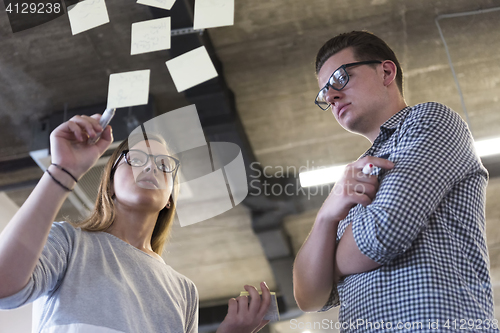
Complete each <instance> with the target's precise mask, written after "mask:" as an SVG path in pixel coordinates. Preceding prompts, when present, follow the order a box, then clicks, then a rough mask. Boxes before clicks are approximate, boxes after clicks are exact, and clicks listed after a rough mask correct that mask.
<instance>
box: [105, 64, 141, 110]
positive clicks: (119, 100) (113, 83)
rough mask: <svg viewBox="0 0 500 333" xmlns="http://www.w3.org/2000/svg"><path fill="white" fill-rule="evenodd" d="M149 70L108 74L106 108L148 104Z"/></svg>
mask: <svg viewBox="0 0 500 333" xmlns="http://www.w3.org/2000/svg"><path fill="white" fill-rule="evenodd" d="M150 72H151V71H150V70H149V69H146V70H140V71H132V72H125V73H117V74H111V75H110V76H109V88H108V106H107V108H108V109H109V108H123V107H127V106H135V105H144V104H148V96H149V75H150Z"/></svg>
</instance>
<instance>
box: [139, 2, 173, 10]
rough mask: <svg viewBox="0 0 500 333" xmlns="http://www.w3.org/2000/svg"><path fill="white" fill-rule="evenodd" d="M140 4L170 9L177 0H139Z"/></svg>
mask: <svg viewBox="0 0 500 333" xmlns="http://www.w3.org/2000/svg"><path fill="white" fill-rule="evenodd" d="M137 3H138V4H141V5H146V6H151V7H156V8H162V9H166V10H170V8H172V6H173V5H174V3H175V0H137Z"/></svg>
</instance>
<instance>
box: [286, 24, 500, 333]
mask: <svg viewBox="0 0 500 333" xmlns="http://www.w3.org/2000/svg"><path fill="white" fill-rule="evenodd" d="M316 73H317V76H318V83H319V87H320V89H321V90H320V92H319V93H318V96H317V97H316V101H315V103H316V104H317V105H318V106H319V107H321V108H322V109H324V110H326V109H328V108H331V110H332V112H333V115H334V117H335V119H337V121H338V122H339V124H340V125H341V126H342V127H343V128H345V129H346V130H348V131H349V132H353V133H356V134H359V135H363V136H364V137H366V138H367V139H368V140H370V142H371V143H372V147H371V148H370V149H369V150H368V151H366V152H365V153H364V154H363V155H362V156H361V157H360V159H358V160H357V161H356V162H354V163H351V164H349V165H348V166H347V168H346V172H345V173H344V176H343V177H342V179H341V180H339V181H338V182H337V183H336V184H335V187H334V188H333V190H332V192H331V193H330V195H329V196H328V198H327V199H326V201H325V202H324V204H323V206H322V207H321V209H320V210H319V212H318V215H317V217H316V221H315V222H314V225H313V228H312V231H311V233H310V235H309V237H308V238H307V240H306V241H305V243H304V244H303V246H302V248H301V250H300V252H299V253H298V255H297V258H296V260H295V265H294V292H295V298H296V301H297V304H298V305H299V307H300V308H301V309H302V310H304V311H318V310H322V311H326V310H328V309H330V308H331V307H333V306H338V305H340V313H339V324H338V326H340V327H342V329H343V330H345V331H356V332H362V331H369V332H372V331H374V330H376V329H389V330H390V329H391V328H392V329H396V330H397V329H406V330H408V328H409V327H410V330H414V331H426V330H430V329H431V330H433V331H436V328H438V329H439V330H438V331H441V330H444V331H446V330H449V331H455V330H458V329H460V326H461V325H463V324H464V322H465V323H466V326H467V325H469V324H470V323H471V322H470V321H469V320H473V321H474V325H473V330H482V331H488V332H489V331H497V330H498V324H497V322H496V321H494V317H493V316H494V314H493V298H492V286H491V281H490V276H489V259H488V252H487V248H486V239H485V216H484V207H485V191H486V185H487V180H488V173H487V171H486V169H485V168H484V167H483V165H482V164H481V162H480V160H479V158H478V157H477V155H476V154H475V151H474V148H473V139H472V136H471V134H470V132H469V130H468V128H467V125H466V124H465V123H464V122H463V121H462V119H461V118H460V116H459V115H458V114H456V113H455V112H453V111H452V110H450V109H449V108H447V107H446V106H444V105H442V104H438V103H424V104H419V105H415V106H412V107H409V106H407V105H406V102H405V100H404V97H403V76H402V71H401V67H400V65H399V62H398V60H397V58H396V56H395V54H394V52H393V51H392V50H391V49H390V48H389V46H388V45H387V44H386V43H385V42H384V41H382V40H381V39H380V38H378V37H376V36H374V35H373V34H371V33H368V32H364V31H353V32H351V33H346V34H341V35H339V36H337V37H334V38H332V39H331V40H329V41H328V42H327V43H326V44H325V45H324V46H323V47H322V48H321V49H320V51H319V53H318V55H317V58H316ZM366 164H372V165H374V166H375V169H374V171H373V172H372V174H371V175H365V174H364V173H363V172H361V170H362V169H363V167H364V166H365V165H366ZM468 321H469V322H468ZM462 327H464V326H462ZM467 328H468V329H470V328H471V327H470V326H467Z"/></svg>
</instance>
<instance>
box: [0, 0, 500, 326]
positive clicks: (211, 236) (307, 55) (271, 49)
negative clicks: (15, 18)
mask: <svg viewBox="0 0 500 333" xmlns="http://www.w3.org/2000/svg"><path fill="white" fill-rule="evenodd" d="M178 1H182V0H178ZM106 4H107V6H108V12H109V16H110V23H109V24H106V25H104V26H101V27H98V28H95V29H93V30H91V31H88V32H85V33H82V34H79V35H76V36H72V35H71V31H70V27H69V23H68V19H67V16H62V17H59V18H57V19H55V20H53V21H51V22H49V23H46V24H44V25H41V26H38V27H36V28H32V29H29V30H26V31H23V32H18V33H16V34H13V33H12V32H11V30H10V26H9V21H8V19H7V15H6V13H5V11H1V12H0V40H1V47H0V142H1V145H0V161H2V162H6V161H12V160H16V159H20V158H23V157H26V156H27V155H28V152H29V151H30V147H31V146H32V145H33V142H32V141H33V136H32V127H31V124H36V123H37V122H38V121H39V120H40V119H42V118H43V117H46V116H49V115H51V114H55V113H58V112H61V110H62V109H63V108H64V104H67V105H68V107H69V108H78V107H84V106H89V105H95V104H103V103H105V102H106V99H107V86H108V79H109V74H112V73H118V72H125V71H131V70H139V69H151V86H150V87H151V88H150V92H151V95H152V96H153V97H154V100H155V103H156V107H157V112H158V113H164V112H168V111H171V110H174V109H177V108H179V107H181V106H184V105H187V104H189V103H188V102H187V101H186V99H185V97H184V94H182V93H178V92H177V91H176V89H175V87H174V85H173V82H172V80H171V78H170V75H169V73H168V71H167V68H166V66H165V61H166V60H168V59H170V53H169V51H160V52H155V53H150V54H144V55H136V56H130V32H131V31H130V30H131V28H130V26H131V24H132V23H134V22H138V21H143V20H148V19H151V18H152V17H153V16H152V13H151V11H150V10H149V8H147V7H146V6H142V5H138V4H135V1H124V0H107V1H106ZM496 6H498V1H493V0H484V1H470V0H444V1H433V0H424V1H409V0H406V1H401V0H371V1H370V0H349V1H348V0H335V1H332V0H309V1H284V0H252V1H236V8H235V24H234V26H230V27H222V28H215V29H208V31H206V32H205V33H208V34H209V36H210V38H211V40H212V43H213V45H214V48H215V52H216V55H217V56H218V58H219V60H220V61H221V63H222V65H223V75H224V77H225V79H226V81H227V83H228V86H229V88H230V89H231V90H232V91H233V92H234V94H235V97H236V107H237V112H238V114H239V117H240V118H241V122H242V124H243V127H244V131H245V133H246V135H247V137H248V140H249V142H250V145H251V148H252V151H253V153H254V155H255V157H256V160H257V161H258V162H259V164H260V165H261V167H262V168H264V167H268V168H267V169H266V171H267V174H268V175H271V176H275V178H280V177H282V174H281V173H279V172H280V171H281V170H282V169H283V168H284V169H285V170H286V169H287V168H288V171H289V174H288V176H289V177H291V178H292V179H293V178H294V177H297V176H298V172H297V171H298V169H299V168H300V167H303V168H305V167H312V166H315V167H317V166H329V165H335V164H345V163H348V162H351V161H353V160H356V159H357V158H358V157H359V156H360V155H361V154H362V153H363V152H364V151H365V150H366V149H367V148H368V147H369V146H370V143H369V142H368V141H367V140H366V139H364V138H363V137H360V136H356V135H353V134H351V133H348V132H346V131H345V130H343V129H342V128H341V127H340V126H339V125H338V124H337V123H336V121H335V119H334V118H333V116H332V115H331V113H330V112H327V111H326V112H323V111H321V110H320V109H319V108H317V107H316V106H315V105H314V104H313V99H314V97H315V95H316V93H317V91H318V86H317V82H316V79H315V76H314V58H315V54H316V51H317V50H318V48H319V47H321V45H322V44H323V43H324V42H325V41H326V40H328V39H329V38H331V37H332V36H334V35H336V34H338V33H341V32H346V31H351V30H361V29H367V30H369V31H371V32H374V33H375V34H377V35H378V36H380V37H382V38H383V39H384V40H386V41H387V42H388V44H389V45H390V46H391V47H392V48H393V49H394V50H395V52H396V54H397V55H398V57H399V59H400V62H401V64H402V67H403V70H404V73H405V81H404V90H405V97H406V101H407V103H408V104H410V105H413V104H417V103H421V102H426V101H437V102H441V103H444V104H447V105H448V106H450V107H451V108H453V109H454V110H455V111H456V112H458V113H459V114H460V115H461V116H462V117H463V118H464V119H465V113H464V109H463V108H462V105H461V102H460V97H459V94H458V93H457V88H456V85H455V83H454V80H453V77H452V73H451V70H450V66H449V64H448V59H447V56H446V53H445V49H444V46H443V43H442V41H441V38H440V36H439V32H438V29H437V26H436V24H435V19H436V17H437V16H438V15H442V14H451V13H460V12H467V11H475V10H480V9H488V8H493V7H496ZM165 15H166V16H168V12H165ZM499 19H500V11H496V12H490V13H483V14H478V15H471V16H465V17H456V18H446V19H442V20H441V21H440V24H441V27H442V30H443V34H444V37H445V38H446V42H447V43H448V47H449V51H450V56H451V59H452V61H453V64H454V67H455V71H456V73H457V77H458V80H459V82H460V85H461V88H462V91H463V97H464V101H465V105H466V108H467V111H468V116H469V118H470V127H471V129H472V133H473V135H474V137H475V139H476V140H477V139H482V138H487V137H493V136H498V135H500V112H499V110H498V109H499V100H498V98H499V96H500V66H499V61H500V53H499V52H498V50H499V49H500V32H499V30H498V22H499ZM40 176H41V171H40V169H37V168H36V167H32V168H25V169H22V170H20V171H15V170H8V171H7V172H3V173H2V174H1V175H0V186H3V187H4V188H10V190H9V191H6V193H7V194H8V195H9V197H10V198H12V199H13V200H14V201H15V202H16V203H17V204H18V205H21V204H22V203H23V202H24V200H25V199H26V197H27V196H28V195H29V193H30V192H31V190H32V187H23V188H19V187H18V188H16V187H15V185H16V184H19V183H22V182H25V181H27V180H28V181H29V180H33V179H38V178H39V177H40ZM9 186H10V187H9ZM325 196H326V193H323V195H316V196H314V197H315V199H313V200H310V202H309V204H308V205H305V207H306V209H302V210H301V212H300V213H298V214H290V215H288V216H287V217H286V218H285V220H284V226H285V230H286V232H287V233H288V235H289V236H290V240H291V244H292V246H293V250H294V252H295V253H296V251H298V249H299V248H300V245H301V244H302V242H303V241H304V239H305V237H306V236H307V234H308V232H309V231H310V228H311V225H312V222H313V220H314V216H315V213H316V212H317V210H318V208H319V206H320V204H321V199H322V198H324V197H325ZM499 196H500V182H499V180H498V178H492V179H491V181H490V184H489V187H488V205H487V210H486V213H487V236H488V246H489V249H490V256H491V265H492V275H493V276H494V283H495V291H496V292H495V295H496V297H497V302H496V303H497V304H500V300H498V297H499V294H500V287H499V286H500V208H499V207H500V206H499V205H498V198H499ZM63 216H69V217H73V218H77V216H78V215H77V213H76V211H75V209H74V207H72V205H71V204H69V203H66V204H65V206H64V207H63V209H62V211H61V213H60V214H59V216H58V219H62V218H63ZM251 221H252V216H251V214H250V211H249V208H247V207H246V206H244V205H240V206H238V207H236V208H234V209H232V210H230V211H228V212H226V213H224V214H222V215H220V216H218V217H215V218H213V219H211V220H208V221H204V222H202V223H199V224H196V225H193V226H190V227H185V228H181V227H180V226H178V225H176V226H175V228H174V231H173V237H172V239H171V241H170V243H169V245H168V246H167V247H166V251H165V253H164V257H165V260H166V261H167V262H168V263H169V264H171V265H172V266H173V267H174V268H175V269H177V270H178V271H180V272H181V273H183V274H185V275H187V276H188V277H189V278H191V279H192V280H193V281H194V282H195V283H196V285H197V286H198V289H199V292H200V298H201V301H202V306H204V305H210V304H219V301H220V300H221V299H227V298H229V297H233V296H234V295H237V294H238V293H239V291H240V290H242V287H243V285H244V284H248V283H250V284H254V285H257V284H258V283H259V281H261V280H266V282H267V283H268V284H269V285H270V286H271V288H272V289H276V288H277V284H276V281H275V278H274V274H273V271H272V269H271V267H270V265H269V262H268V260H267V259H266V255H265V253H264V250H263V249H262V247H261V245H260V243H259V240H258V238H257V237H256V235H255V234H254V232H253V231H252V226H251V224H252V222H251ZM498 316H500V312H499V311H497V318H498ZM287 327H289V326H287ZM271 331H274V332H283V333H284V332H291V331H290V330H289V328H288V330H287V328H286V327H283V326H279V325H276V326H275V327H274V328H272V329H271ZM315 332H320V331H315Z"/></svg>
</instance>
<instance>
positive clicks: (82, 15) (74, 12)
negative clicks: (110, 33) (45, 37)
mask: <svg viewBox="0 0 500 333" xmlns="http://www.w3.org/2000/svg"><path fill="white" fill-rule="evenodd" d="M68 18H69V23H70V26H71V33H72V34H73V35H76V34H79V33H80V32H84V31H87V30H90V29H93V28H95V27H98V26H100V25H103V24H106V23H109V16H108V10H107V8H106V3H105V2H104V0H83V1H80V2H79V3H77V4H75V5H72V6H69V7H68Z"/></svg>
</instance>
